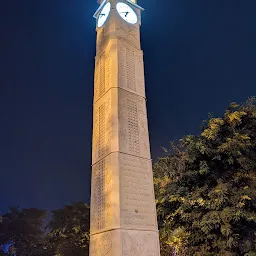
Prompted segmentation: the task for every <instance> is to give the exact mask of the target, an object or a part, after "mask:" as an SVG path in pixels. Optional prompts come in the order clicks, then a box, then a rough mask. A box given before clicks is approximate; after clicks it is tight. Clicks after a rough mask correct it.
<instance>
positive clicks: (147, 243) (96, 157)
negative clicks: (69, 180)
mask: <svg viewBox="0 0 256 256" xmlns="http://www.w3.org/2000/svg"><path fill="white" fill-rule="evenodd" d="M100 4H101V5H100V7H99V9H98V10H97V11H96V13H95V15H94V17H95V18H96V19H97V44H96V46H97V51H96V58H95V81H94V105H93V145H92V189H91V238H90V256H159V255H160V251H159V238H158V227H157V218H156V207H155V198H154V186H153V175H152V163H151V156H150V146H149V136H148V124H147V112H146V100H145V82H144V64H143V53H142V51H141V48H140V23H141V11H142V10H143V9H142V8H141V7H140V6H138V5H137V4H136V3H135V2H134V1H129V0H122V1H117V0H104V1H100Z"/></svg>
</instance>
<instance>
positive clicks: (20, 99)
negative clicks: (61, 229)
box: [0, 0, 256, 212]
mask: <svg viewBox="0 0 256 256" xmlns="http://www.w3.org/2000/svg"><path fill="white" fill-rule="evenodd" d="M140 5H141V6H143V7H144V8H145V9H146V11H145V12H144V14H143V24H142V46H143V50H144V54H145V73H146V74H145V75H146V90H147V97H148V117H149V129H150V138H151V148H152V153H153V157H154V158H156V156H158V155H161V154H162V152H161V146H167V145H168V142H169V141H170V140H174V139H178V138H180V137H182V136H183V135H185V134H188V133H190V134H196V133H198V132H199V127H200V124H201V121H202V120H203V119H205V118H207V115H208V112H213V113H214V114H215V115H221V114H222V112H223V110H224V109H225V108H226V107H227V106H228V104H229V103H230V102H232V101H238V102H241V101H244V100H246V98H247V97H248V96H252V95H256V30H255V27H256V15H255V13H256V1H255V0H244V1H241V0H207V1H205V0H163V1H160V0H158V1H157V0H141V1H140ZM96 8H97V4H96V0H90V1H88V0H75V1H74V0H23V1H22V0H2V1H1V3H0V31H1V39H0V70H1V75H0V117H1V122H0V180H1V185H0V211H2V212H4V211H5V210H6V209H7V207H8V205H19V206H21V207H41V208H46V209H53V208H57V207H61V206H62V205H63V204H68V203H71V202H72V201H75V200H85V201H87V202H88V200H89V193H90V164H91V130H92V92H93V69H94V56H95V20H94V19H93V18H92V14H93V13H94V11H95V10H96Z"/></svg>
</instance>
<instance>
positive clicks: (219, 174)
mask: <svg viewBox="0 0 256 256" xmlns="http://www.w3.org/2000/svg"><path fill="white" fill-rule="evenodd" d="M154 177H155V178H154V182H155V191H156V202H157V211H158V222H159V227H160V239H161V250H162V252H161V255H163V256H164V255H195V256H197V255H202V256H208V255H209V256H210V255H214V256H216V255H226V256H228V255H230V256H231V255H232V256H235V255H247V256H249V255H256V105H255V99H253V98H252V99H249V100H248V102H247V103H246V104H244V105H239V104H236V103H232V104H231V105H230V107H229V108H228V109H227V110H226V111H225V113H224V116H223V117H222V118H213V117H211V118H210V119H209V120H208V121H206V122H204V123H203V125H202V133H201V135H199V136H192V135H189V136H186V137H184V138H182V139H181V140H180V141H179V143H177V145H173V146H172V149H171V151H170V154H169V155H168V156H167V157H164V158H160V159H159V160H158V162H157V163H156V164H155V165H154Z"/></svg>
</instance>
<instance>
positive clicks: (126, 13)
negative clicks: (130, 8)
mask: <svg viewBox="0 0 256 256" xmlns="http://www.w3.org/2000/svg"><path fill="white" fill-rule="evenodd" d="M121 13H125V17H126V16H127V15H128V14H129V12H121Z"/></svg>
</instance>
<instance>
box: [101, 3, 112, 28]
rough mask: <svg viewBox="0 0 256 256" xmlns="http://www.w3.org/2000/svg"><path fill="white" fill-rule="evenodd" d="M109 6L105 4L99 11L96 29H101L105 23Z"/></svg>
mask: <svg viewBox="0 0 256 256" xmlns="http://www.w3.org/2000/svg"><path fill="white" fill-rule="evenodd" d="M110 8H111V5H110V3H107V4H106V5H105V6H104V7H103V9H102V10H101V12H100V14H99V16H98V27H99V28H100V27H102V26H103V25H104V23H105V22H106V20H107V18H108V15H109V13H110Z"/></svg>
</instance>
